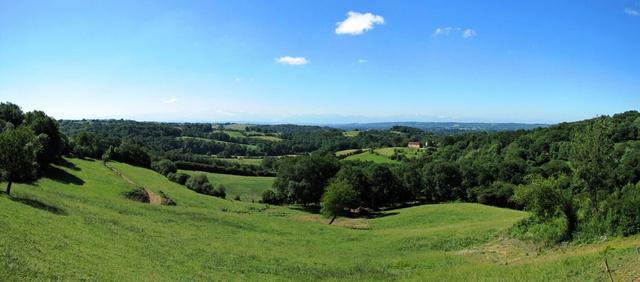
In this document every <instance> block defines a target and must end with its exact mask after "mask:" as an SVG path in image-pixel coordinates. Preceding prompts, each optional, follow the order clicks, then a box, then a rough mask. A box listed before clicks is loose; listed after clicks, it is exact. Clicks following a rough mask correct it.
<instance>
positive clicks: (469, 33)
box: [433, 26, 477, 39]
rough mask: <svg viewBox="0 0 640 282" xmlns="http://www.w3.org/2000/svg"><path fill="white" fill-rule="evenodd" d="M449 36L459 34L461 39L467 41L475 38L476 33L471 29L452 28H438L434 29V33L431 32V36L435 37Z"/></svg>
mask: <svg viewBox="0 0 640 282" xmlns="http://www.w3.org/2000/svg"><path fill="white" fill-rule="evenodd" d="M451 34H459V35H460V36H462V37H463V38H467V39H468V38H471V37H474V36H476V34H477V32H476V31H475V30H474V29H471V28H466V29H463V28H461V27H452V26H447V27H439V28H436V31H434V32H433V35H435V36H448V35H451Z"/></svg>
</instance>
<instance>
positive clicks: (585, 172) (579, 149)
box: [571, 117, 614, 213]
mask: <svg viewBox="0 0 640 282" xmlns="http://www.w3.org/2000/svg"><path fill="white" fill-rule="evenodd" d="M610 129H611V123H610V121H609V120H608V118H606V117H602V118H598V119H597V120H595V121H593V122H589V123H588V124H586V126H585V128H584V130H581V131H579V132H578V133H577V134H576V137H575V143H574V144H573V152H572V156H571V164H572V165H573V168H574V175H575V177H576V178H577V180H578V182H579V183H581V184H582V186H583V192H586V193H587V194H588V196H589V199H590V200H591V208H592V211H593V212H596V213H598V211H599V204H598V202H599V197H600V196H601V195H603V194H605V193H608V192H610V188H611V184H612V180H613V167H614V159H613V156H612V155H613V143H612V141H611V138H610Z"/></svg>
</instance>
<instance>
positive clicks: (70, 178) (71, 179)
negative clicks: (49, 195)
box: [44, 166, 84, 186]
mask: <svg viewBox="0 0 640 282" xmlns="http://www.w3.org/2000/svg"><path fill="white" fill-rule="evenodd" d="M44 177H46V178H49V179H51V180H53V181H56V182H60V183H63V184H74V185H80V186H82V185H84V180H82V179H80V178H78V177H77V176H75V175H73V174H71V173H68V172H66V171H64V170H62V169H59V168H57V167H53V166H50V167H48V168H47V170H46V171H45V173H44Z"/></svg>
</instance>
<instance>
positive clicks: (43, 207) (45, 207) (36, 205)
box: [9, 197, 67, 215]
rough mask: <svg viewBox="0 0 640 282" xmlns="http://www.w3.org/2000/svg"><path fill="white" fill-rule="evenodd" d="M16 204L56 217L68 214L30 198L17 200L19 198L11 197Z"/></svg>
mask: <svg viewBox="0 0 640 282" xmlns="http://www.w3.org/2000/svg"><path fill="white" fill-rule="evenodd" d="M9 199H11V200H12V201H14V202H18V203H22V204H25V205H27V206H30V207H32V208H36V209H39V210H43V211H48V212H50V213H52V214H56V215H67V212H66V211H65V210H63V209H61V208H59V207H56V206H52V205H49V204H47V203H43V202H41V201H39V200H35V199H29V198H17V197H9Z"/></svg>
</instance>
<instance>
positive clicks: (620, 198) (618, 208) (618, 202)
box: [608, 183, 640, 236]
mask: <svg viewBox="0 0 640 282" xmlns="http://www.w3.org/2000/svg"><path fill="white" fill-rule="evenodd" d="M612 198H614V199H613V200H612V201H611V202H610V205H611V207H610V209H609V214H608V217H609V218H610V222H611V228H610V230H613V231H614V232H615V233H617V234H619V235H623V236H629V235H633V234H638V233H640V183H639V184H638V185H627V186H625V187H624V188H622V189H621V191H619V192H618V193H616V194H614V195H613V196H612Z"/></svg>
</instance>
